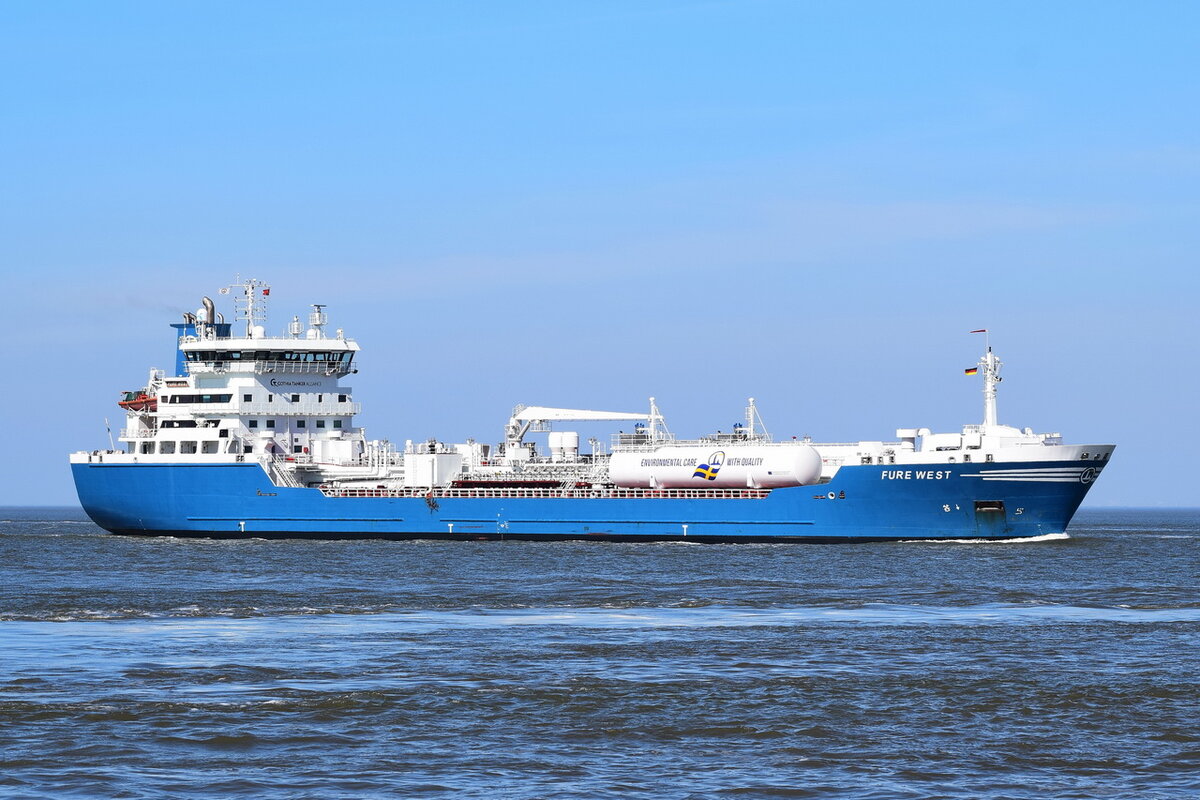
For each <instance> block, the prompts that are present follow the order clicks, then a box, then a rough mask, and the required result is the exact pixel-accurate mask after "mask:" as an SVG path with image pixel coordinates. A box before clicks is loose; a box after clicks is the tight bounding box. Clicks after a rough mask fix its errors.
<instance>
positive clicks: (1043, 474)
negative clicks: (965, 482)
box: [962, 467, 1100, 483]
mask: <svg viewBox="0 0 1200 800" xmlns="http://www.w3.org/2000/svg"><path fill="white" fill-rule="evenodd" d="M1098 474H1100V468H1099V467H1040V468H1031V469H989V470H982V471H980V472H975V473H963V475H962V477H964V478H980V479H982V480H985V481H1036V482H1038V483H1081V482H1082V483H1091V482H1092V481H1093V480H1095V479H1096V476H1097V475H1098Z"/></svg>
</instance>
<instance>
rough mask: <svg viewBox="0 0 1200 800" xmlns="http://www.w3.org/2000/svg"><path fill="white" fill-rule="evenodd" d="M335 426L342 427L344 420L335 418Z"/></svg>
mask: <svg viewBox="0 0 1200 800" xmlns="http://www.w3.org/2000/svg"><path fill="white" fill-rule="evenodd" d="M333 427H335V428H340V427H342V421H341V420H340V419H335V420H334V421H333Z"/></svg>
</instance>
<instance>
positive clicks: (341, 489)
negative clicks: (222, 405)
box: [320, 486, 771, 500]
mask: <svg viewBox="0 0 1200 800" xmlns="http://www.w3.org/2000/svg"><path fill="white" fill-rule="evenodd" d="M320 489H321V493H322V494H324V495H325V496H326V497H422V498H426V499H429V498H434V499H443V498H464V499H508V498H514V499H524V498H527V499H535V498H544V499H574V500H583V499H602V500H634V499H637V500H762V499H763V498H765V497H766V496H767V495H769V494H770V493H771V490H770V489H630V488H595V487H592V488H572V489H517V488H513V489H505V488H499V487H497V488H487V489H451V488H433V489H429V488H423V487H417V486H405V487H392V488H388V487H383V486H377V487H374V488H354V487H348V486H321V487H320Z"/></svg>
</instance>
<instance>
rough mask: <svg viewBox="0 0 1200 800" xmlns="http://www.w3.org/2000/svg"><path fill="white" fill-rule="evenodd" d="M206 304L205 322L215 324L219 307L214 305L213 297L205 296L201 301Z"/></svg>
mask: <svg viewBox="0 0 1200 800" xmlns="http://www.w3.org/2000/svg"><path fill="white" fill-rule="evenodd" d="M200 303H201V305H203V306H204V322H205V323H206V324H208V325H215V324H216V322H217V309H216V307H215V306H214V305H213V301H212V298H211V297H205V298H203V299H201V301H200Z"/></svg>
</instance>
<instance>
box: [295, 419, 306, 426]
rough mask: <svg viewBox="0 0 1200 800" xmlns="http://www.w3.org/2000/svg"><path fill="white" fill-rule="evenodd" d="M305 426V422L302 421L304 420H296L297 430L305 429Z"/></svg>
mask: <svg viewBox="0 0 1200 800" xmlns="http://www.w3.org/2000/svg"><path fill="white" fill-rule="evenodd" d="M304 424H305V423H304V420H302V419H298V420H296V427H297V428H303V427H304Z"/></svg>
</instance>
